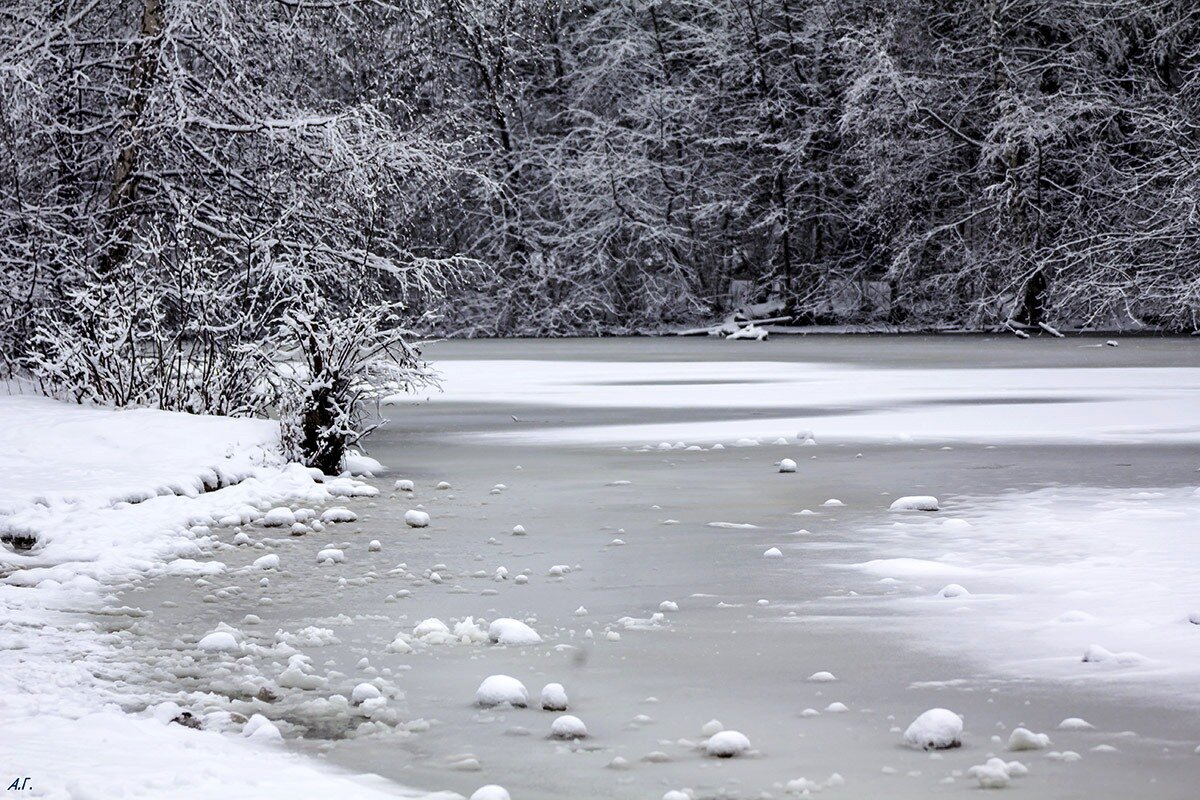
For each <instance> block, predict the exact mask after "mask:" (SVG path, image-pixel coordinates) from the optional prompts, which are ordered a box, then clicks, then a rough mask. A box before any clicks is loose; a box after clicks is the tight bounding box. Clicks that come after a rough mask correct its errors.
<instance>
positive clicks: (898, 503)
mask: <svg viewBox="0 0 1200 800" xmlns="http://www.w3.org/2000/svg"><path fill="white" fill-rule="evenodd" d="M891 509H892V511H939V510H940V509H941V506H940V505H938V499H937V498H936V497H934V496H933V495H928V494H915V495H909V496H907V497H900V498H897V499H896V500H893V501H892V506H891Z"/></svg>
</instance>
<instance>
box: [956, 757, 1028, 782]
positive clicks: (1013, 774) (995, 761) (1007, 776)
mask: <svg viewBox="0 0 1200 800" xmlns="http://www.w3.org/2000/svg"><path fill="white" fill-rule="evenodd" d="M1028 773H1029V770H1028V769H1027V768H1026V767H1025V765H1024V764H1022V763H1021V762H1020V761H1007V762H1006V761H1005V760H1004V759H1002V758H994V757H993V758H989V759H988V760H987V761H986V762H985V763H983V764H977V765H975V766H973V767H971V768H970V769H968V770H967V777H968V778H975V779H976V780H977V781H978V782H979V788H981V789H1003V788H1005V787H1006V786H1008V784H1009V781H1010V780H1011V779H1012V778H1019V777H1022V776H1024V775H1027V774H1028Z"/></svg>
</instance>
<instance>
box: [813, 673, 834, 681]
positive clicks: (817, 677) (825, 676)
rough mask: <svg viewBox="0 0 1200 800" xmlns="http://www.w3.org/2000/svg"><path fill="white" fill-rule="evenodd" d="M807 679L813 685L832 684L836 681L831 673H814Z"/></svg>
mask: <svg viewBox="0 0 1200 800" xmlns="http://www.w3.org/2000/svg"><path fill="white" fill-rule="evenodd" d="M808 679H809V680H810V681H812V682H813V683H832V682H833V681H836V680H837V678H835V677H834V675H833V673H832V672H814V673H813V674H812V675H809V676H808Z"/></svg>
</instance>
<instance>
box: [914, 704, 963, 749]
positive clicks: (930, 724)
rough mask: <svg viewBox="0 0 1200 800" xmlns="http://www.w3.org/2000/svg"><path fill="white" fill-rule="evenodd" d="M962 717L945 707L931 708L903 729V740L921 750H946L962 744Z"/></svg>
mask: <svg viewBox="0 0 1200 800" xmlns="http://www.w3.org/2000/svg"><path fill="white" fill-rule="evenodd" d="M962 732H963V721H962V717H960V716H959V715H958V714H955V713H954V712H953V711H949V710H947V709H945V708H931V709H929V710H928V711H926V712H924V713H923V714H921V715H920V716H919V717H917V718H916V719H915V720H913V722H912V724H911V725H909V726H908V729H907V730H906V731H904V741H905V743H907V744H908V745H910V746H912V747H920V748H921V749H922V750H948V749H950V748H952V747H961V746H962Z"/></svg>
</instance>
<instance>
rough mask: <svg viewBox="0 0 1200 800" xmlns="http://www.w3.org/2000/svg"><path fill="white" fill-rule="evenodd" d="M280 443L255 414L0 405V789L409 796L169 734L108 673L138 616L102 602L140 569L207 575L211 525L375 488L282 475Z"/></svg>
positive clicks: (220, 742)
mask: <svg viewBox="0 0 1200 800" xmlns="http://www.w3.org/2000/svg"><path fill="white" fill-rule="evenodd" d="M277 436H278V428H277V426H276V424H275V423H273V422H270V421H264V420H235V419H227V418H216V417H196V416H190V415H184V414H171V413H164V412H156V411H108V410H104V409H95V408H84V407H79V406H71V405H66V404H62V403H58V402H55V401H52V400H47V399H43V398H33V397H21V396H15V397H3V398H0V476H2V477H3V480H2V481H0V535H3V536H4V537H5V539H6V540H8V541H9V542H10V545H9V546H6V547H4V548H0V574H2V575H3V578H2V580H0V730H3V731H4V732H5V742H4V747H3V752H2V753H0V778H2V779H3V783H4V784H5V785H6V786H7V785H8V784H9V783H10V782H11V781H12V780H13V779H16V778H21V779H23V778H26V777H28V778H29V782H28V784H27V789H28V790H29V791H30V794H31V796H37V797H49V798H71V799H72V800H88V799H90V798H114V797H127V798H128V797H148V798H149V797H171V798H197V799H199V798H212V797H224V798H239V797H245V798H256V799H257V800H262V798H272V797H279V798H284V797H286V798H295V797H318V796H321V797H323V796H332V795H335V794H342V795H349V796H352V797H368V798H373V797H411V796H423V795H420V794H419V793H415V792H411V791H408V790H405V789H403V788H402V787H399V786H396V785H395V784H392V783H389V782H385V781H383V780H381V779H373V778H370V777H360V776H351V775H348V774H342V773H338V772H335V771H332V770H329V769H326V768H324V767H322V766H321V765H318V764H317V763H316V762H313V761H310V760H308V759H305V758H302V757H299V756H296V755H292V754H289V753H287V752H286V751H285V750H284V749H283V748H282V747H281V746H280V745H279V744H277V743H272V742H269V741H265V742H264V737H255V740H254V741H252V740H249V739H243V738H241V737H239V736H237V735H236V730H237V728H238V727H239V726H238V725H237V724H236V723H235V722H234V721H230V720H226V723H227V724H226V725H225V726H224V727H225V728H226V729H227V731H231V732H227V733H224V734H223V733H220V732H217V730H193V729H192V728H189V727H184V726H182V725H179V724H174V723H172V718H173V717H175V716H176V714H175V713H173V711H172V706H170V705H165V706H164V705H159V704H158V702H159V700H161V698H156V697H155V696H154V695H153V694H152V693H150V692H148V691H147V690H145V689H144V687H141V686H138V685H136V684H134V683H132V682H127V681H125V680H124V676H122V675H121V674H120V673H119V669H118V668H114V667H113V661H114V659H113V654H114V652H116V651H117V650H119V649H120V648H123V647H126V646H128V643H129V636H128V634H129V633H130V632H131V631H132V630H134V629H135V628H136V625H137V621H138V619H139V618H141V617H144V615H145V614H146V613H147V612H145V611H142V610H140V609H135V608H131V607H122V606H117V605H114V603H113V597H114V595H115V594H116V593H117V592H119V591H121V590H123V589H130V588H132V587H135V586H136V585H137V583H138V582H139V581H142V580H144V579H146V578H148V577H153V576H154V575H161V574H166V573H169V574H192V575H215V574H219V573H221V572H222V571H223V570H224V569H225V567H224V565H223V564H222V563H221V562H219V561H215V560H212V559H211V558H209V556H210V555H211V549H212V545H213V544H214V542H215V538H214V537H212V536H211V532H212V530H213V529H214V528H215V527H216V526H218V525H220V524H230V523H232V522H233V520H234V519H237V520H244V521H247V522H248V521H250V520H251V519H252V518H255V517H261V515H262V512H263V511H265V510H266V509H269V508H270V507H272V506H274V505H278V504H281V503H292V504H303V505H317V504H321V503H326V502H329V501H331V500H334V499H335V498H337V499H339V502H341V500H340V498H345V497H347V496H353V495H360V494H371V493H374V491H375V490H374V489H373V488H372V487H369V486H366V485H364V484H361V483H359V482H358V481H355V480H352V479H349V478H341V479H332V480H323V481H322V482H318V481H317V480H315V479H314V476H313V475H312V474H310V472H309V471H308V470H305V469H303V468H301V467H298V466H296V465H291V466H285V465H283V464H282V463H281V462H280V460H279V458H278V456H277V455H275V450H276V442H277ZM222 520H225V523H222ZM33 541H36V547H34V548H33V549H32V550H25V549H24V548H25V546H27V545H28V544H30V543H31V542H33ZM12 544H15V545H17V547H15V548H14V547H13V546H11V545H12ZM115 669H116V671H114V670H115ZM206 721H207V720H206ZM206 727H212V728H214V729H217V728H219V727H221V726H217V725H212V726H206Z"/></svg>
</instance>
